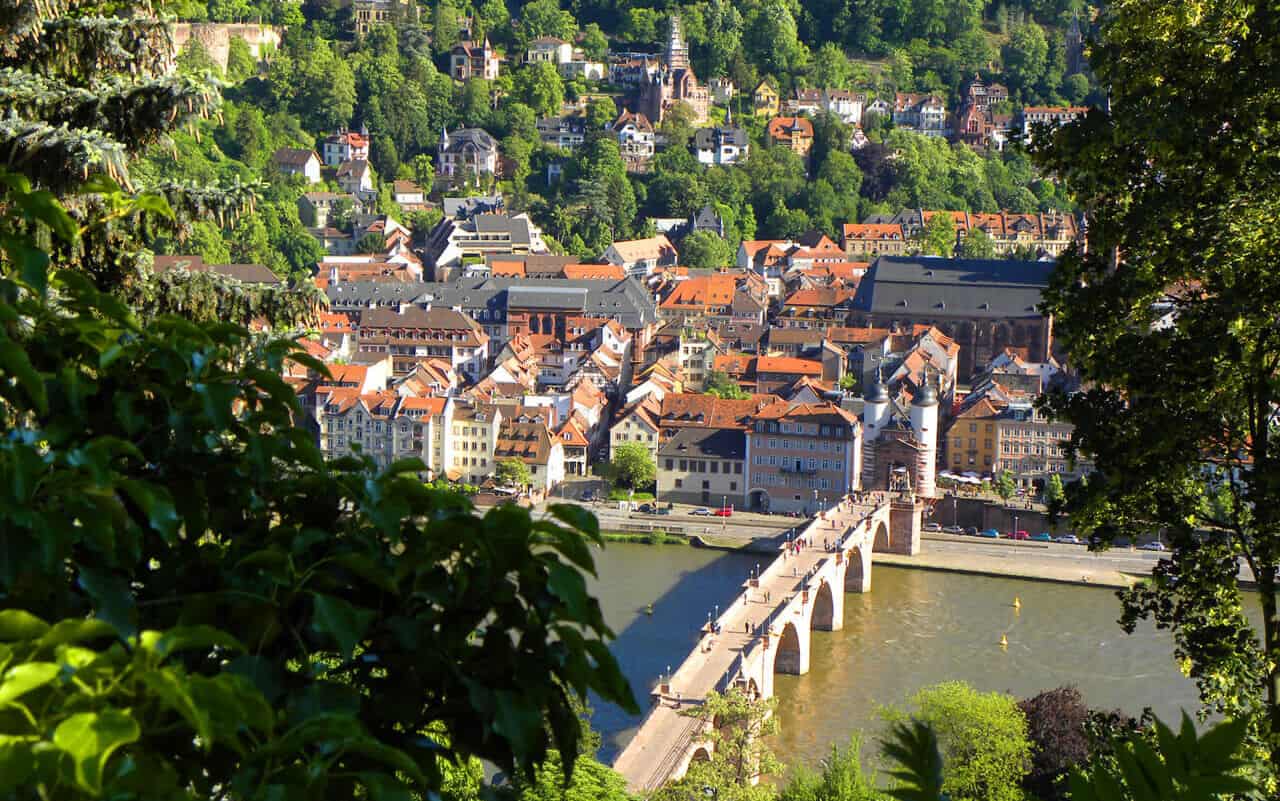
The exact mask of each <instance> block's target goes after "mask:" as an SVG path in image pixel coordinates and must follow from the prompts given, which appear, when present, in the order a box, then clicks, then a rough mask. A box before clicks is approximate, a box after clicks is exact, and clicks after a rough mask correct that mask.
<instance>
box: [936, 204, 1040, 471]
mask: <svg viewBox="0 0 1280 801" xmlns="http://www.w3.org/2000/svg"><path fill="white" fill-rule="evenodd" d="M958 255H959V256H960V258H963V259H994V258H995V257H996V243H995V241H994V240H993V239H992V238H991V236H990V235H989V234H988V233H987V232H986V231H984V230H982V229H981V228H973V229H970V231H969V233H967V234H965V237H964V239H962V240H960V251H959V254H958ZM1054 478H1057V476H1054Z"/></svg>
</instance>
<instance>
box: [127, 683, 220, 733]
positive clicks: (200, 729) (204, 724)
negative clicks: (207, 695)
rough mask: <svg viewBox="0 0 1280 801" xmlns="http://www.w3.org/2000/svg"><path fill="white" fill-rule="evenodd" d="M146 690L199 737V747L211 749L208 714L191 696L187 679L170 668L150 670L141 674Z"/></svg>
mask: <svg viewBox="0 0 1280 801" xmlns="http://www.w3.org/2000/svg"><path fill="white" fill-rule="evenodd" d="M142 681H143V683H145V684H146V685H147V689H149V690H151V692H153V693H155V694H156V695H158V696H160V700H162V701H163V702H164V703H165V705H166V706H168V707H169V708H170V709H172V710H174V711H175V712H177V713H178V714H179V715H182V717H183V718H184V719H185V720H186V721H187V725H189V726H190V727H191V729H192V731H194V732H195V733H196V734H198V735H199V736H200V739H201V745H202V746H203V747H204V749H205V750H206V751H207V750H208V749H210V748H212V747H213V744H214V738H213V731H212V729H211V728H210V725H209V715H208V713H207V712H206V711H205V710H204V709H203V708H202V707H201V706H200V705H199V704H197V703H196V701H195V699H194V698H193V697H192V696H191V692H190V689H189V687H188V683H187V678H186V677H185V676H183V675H182V674H180V673H178V672H177V671H175V670H173V669H171V668H164V669H162V670H151V671H147V672H145V673H143V674H142Z"/></svg>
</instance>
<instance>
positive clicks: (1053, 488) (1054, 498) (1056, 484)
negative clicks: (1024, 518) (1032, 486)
mask: <svg viewBox="0 0 1280 801" xmlns="http://www.w3.org/2000/svg"><path fill="white" fill-rule="evenodd" d="M1066 497H1067V493H1066V490H1065V489H1064V488H1063V486H1062V477H1061V476H1059V475H1058V474H1057V473H1054V474H1053V475H1051V476H1049V481H1048V482H1047V483H1046V484H1045V485H1044V501H1045V503H1046V504H1048V505H1049V507H1050V508H1058V507H1059V506H1060V505H1061V504H1062V502H1063V501H1064V500H1066Z"/></svg>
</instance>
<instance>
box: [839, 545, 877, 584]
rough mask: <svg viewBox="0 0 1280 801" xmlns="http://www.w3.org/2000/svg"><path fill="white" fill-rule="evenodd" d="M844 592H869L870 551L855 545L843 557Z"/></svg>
mask: <svg viewBox="0 0 1280 801" xmlns="http://www.w3.org/2000/svg"><path fill="white" fill-rule="evenodd" d="M843 558H844V563H845V568H844V591H845V592H871V550H870V549H868V548H861V547H858V546H857V545H855V546H853V547H852V548H850V549H849V550H848V551H846V552H845V553H844V555H843Z"/></svg>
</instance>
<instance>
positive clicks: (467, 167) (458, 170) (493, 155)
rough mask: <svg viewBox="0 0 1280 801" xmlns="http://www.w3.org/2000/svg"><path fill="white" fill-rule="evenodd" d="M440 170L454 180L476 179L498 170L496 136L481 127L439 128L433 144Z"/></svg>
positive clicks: (444, 175)
mask: <svg viewBox="0 0 1280 801" xmlns="http://www.w3.org/2000/svg"><path fill="white" fill-rule="evenodd" d="M436 163H437V164H438V165H439V167H438V169H439V174H440V175H441V176H443V177H445V178H448V179H450V180H452V181H454V182H456V183H465V182H469V181H471V180H479V179H480V176H483V175H494V174H495V173H497V171H498V140H496V139H494V138H493V136H491V135H490V134H489V132H488V131H486V130H484V129H483V128H461V129H459V130H457V131H454V132H453V133H449V131H448V130H447V129H446V130H443V131H441V132H440V142H439V144H438V145H437V146H436Z"/></svg>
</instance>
